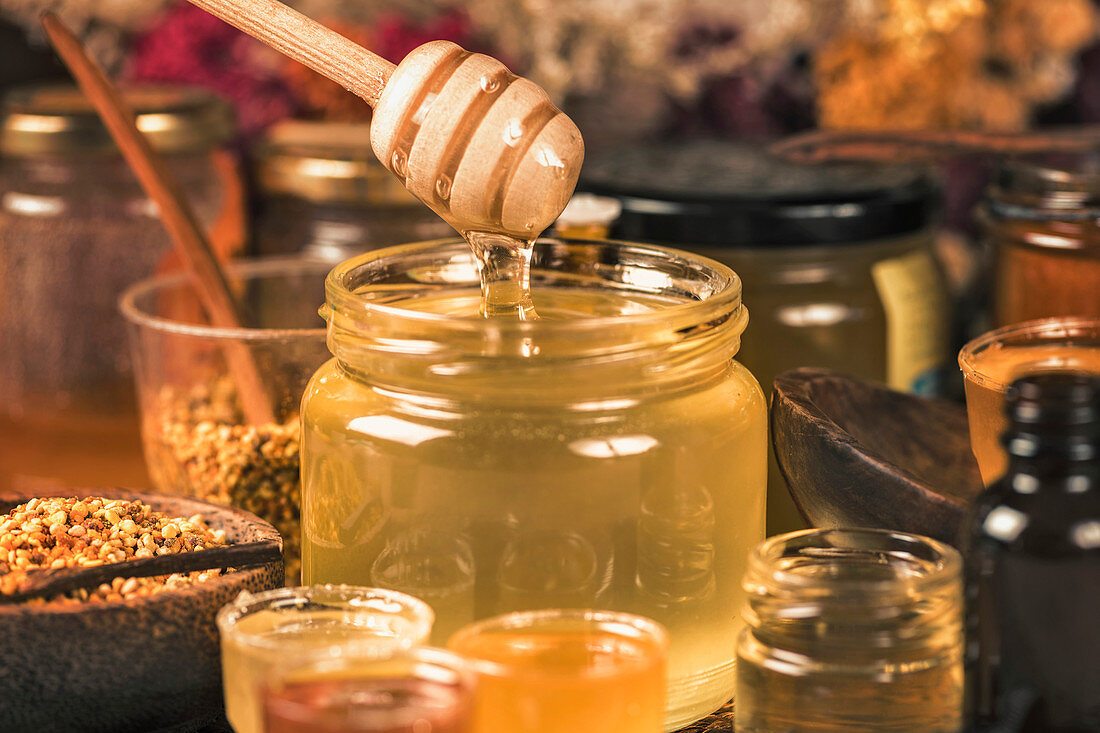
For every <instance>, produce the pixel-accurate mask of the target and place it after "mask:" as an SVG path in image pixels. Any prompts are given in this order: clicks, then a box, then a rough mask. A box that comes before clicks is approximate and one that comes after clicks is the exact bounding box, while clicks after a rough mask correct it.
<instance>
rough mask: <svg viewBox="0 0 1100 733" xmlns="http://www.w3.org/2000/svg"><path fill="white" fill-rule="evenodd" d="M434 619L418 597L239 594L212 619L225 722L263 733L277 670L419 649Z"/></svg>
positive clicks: (354, 592)
mask: <svg viewBox="0 0 1100 733" xmlns="http://www.w3.org/2000/svg"><path fill="white" fill-rule="evenodd" d="M433 620H434V614H433V613H432V610H431V608H429V607H428V605H427V604H426V603H424V602H423V601H421V600H420V599H419V598H413V597H412V596H407V595H405V594H404V593H395V592H393V591H387V590H382V589H380V588H360V587H354V586H342V585H341V586H331V585H329V586H312V587H300V588H276V589H275V590H269V591H264V592H263V593H256V594H251V593H242V594H241V595H240V596H238V597H237V598H236V600H234V601H232V602H230V603H228V604H226V605H225V606H223V607H222V608H221V610H220V611H218V615H217V618H216V622H217V624H218V632H219V634H220V636H221V652H222V684H223V687H224V690H225V712H226V717H228V718H229V721H230V723H231V724H232V725H233V730H235V731H237V733H263V730H264V727H263V706H262V699H261V692H262V686H263V684H264V682H265V679H266V677H267V675H268V674H269V673H270V672H271V671H272V670H273V669H274V668H276V667H277V666H279V665H280V664H295V663H304V662H310V661H322V660H326V659H329V660H331V659H338V658H341V657H353V658H362V657H364V656H373V655H378V656H384V655H386V654H392V653H394V652H395V651H399V650H402V649H408V648H410V647H413V646H416V645H418V644H423V643H424V641H425V640H426V639H427V638H428V634H430V633H431V630H432V621H433Z"/></svg>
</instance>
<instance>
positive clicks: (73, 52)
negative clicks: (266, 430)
mask: <svg viewBox="0 0 1100 733" xmlns="http://www.w3.org/2000/svg"><path fill="white" fill-rule="evenodd" d="M42 27H43V28H45V29H46V35H47V36H49V38H50V42H51V43H52V44H53V47H54V49H55V50H56V51H57V54H58V56H60V57H61V60H62V61H64V62H65V65H66V66H68V67H69V71H70V72H72V75H73V77H74V78H75V79H76V81H77V83H78V84H79V85H80V88H81V89H82V90H83V91H84V94H85V95H86V96H87V97H88V99H89V100H91V102H92V104H93V105H94V106H95V108H96V111H97V112H99V116H100V117H101V118H102V119H103V124H104V125H105V126H106V127H107V130H108V131H109V132H110V133H111V137H112V138H113V139H114V141H115V144H116V145H118V148H119V150H120V151H121V152H122V156H123V157H124V158H125V159H126V162H127V163H128V164H129V166H130V168H131V169H132V170H133V171H134V175H135V176H137V179H138V181H139V182H140V183H141V186H142V188H143V189H144V190H145V193H146V195H148V196H149V198H151V199H152V200H153V201H154V202H156V205H157V208H158V209H159V211H160V217H161V221H163V222H164V226H165V228H166V229H167V230H168V233H169V235H171V237H172V242H173V243H174V244H175V246H176V249H177V250H178V251H179V253H180V254H181V255H182V256H183V259H184V261H185V262H187V264H188V265H189V266H190V268H191V272H192V274H193V275H194V277H195V285H196V288H197V289H198V293H199V298H200V299H201V301H202V304H203V307H204V308H205V309H206V314H207V316H208V317H209V319H210V322H211V323H212V324H213V325H214V326H218V327H221V328H240V327H241V324H242V319H241V317H240V314H239V311H238V308H237V302H236V299H235V298H234V297H233V295H232V293H231V292H230V290H229V284H228V283H227V282H226V280H225V274H224V273H223V272H222V269H221V265H219V263H218V260H217V259H216V258H215V256H214V253H213V251H212V250H211V249H210V245H209V244H208V243H207V241H206V237H205V235H204V234H203V232H202V228H201V227H200V225H199V223H198V219H196V217H195V214H194V212H193V211H192V209H191V206H190V205H189V204H188V203H187V199H186V198H185V196H184V194H183V192H182V191H181V190H180V188H179V186H178V185H177V183H176V181H175V179H174V178H173V177H172V175H171V174H170V172H169V171H168V169H167V167H166V166H165V165H164V163H163V161H162V160H161V159H160V157H159V156H158V155H157V154H156V153H155V152H154V151H153V148H152V146H151V145H150V144H149V141H148V140H147V139H146V138H145V136H144V135H142V134H141V132H140V131H139V130H138V129H137V124H136V123H135V122H134V114H133V112H132V111H131V110H130V109H129V106H128V105H127V104H126V102H125V101H124V100H123V99H122V96H121V95H120V94H119V93H118V90H117V89H115V87H114V86H113V85H112V84H111V82H110V81H108V79H107V76H106V75H105V74H104V73H103V70H102V69H101V68H100V67H99V65H98V64H97V63H96V62H95V61H93V60H92V59H91V58H90V57H89V56H88V54H87V53H86V52H85V51H84V47H83V46H82V45H81V43H80V41H79V40H78V39H77V38H76V36H74V35H73V34H72V32H71V31H70V30H69V29H68V28H66V27H65V25H64V24H63V23H62V22H61V20H60V19H59V18H58V17H57V16H56V15H54V14H53V13H51V12H47V13H45V14H43V16H42ZM225 358H226V362H227V363H228V366H229V371H230V373H231V374H232V375H233V379H234V382H235V384H236V386H237V393H238V395H239V396H240V400H241V407H242V409H243V410H244V414H245V419H246V420H247V421H248V422H249V423H251V424H254V425H262V424H266V423H272V422H274V421H275V416H274V413H273V411H272V408H271V399H270V398H269V397H268V394H267V391H266V390H265V389H264V384H263V380H262V379H261V378H260V374H259V371H258V370H257V369H256V364H255V362H254V361H253V360H252V355H251V354H250V353H249V351H248V349H247V348H246V347H245V346H243V345H241V344H239V343H235V342H229V343H227V345H226V348H225Z"/></svg>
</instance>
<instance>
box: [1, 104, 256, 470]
mask: <svg viewBox="0 0 1100 733" xmlns="http://www.w3.org/2000/svg"><path fill="white" fill-rule="evenodd" d="M125 96H126V98H127V101H128V102H129V104H130V105H131V107H132V108H133V109H134V111H135V113H136V116H137V125H138V128H139V129H140V130H142V131H143V132H144V133H145V134H146V136H147V137H148V139H149V141H150V142H151V143H152V145H153V147H154V148H155V149H156V150H157V151H158V152H159V153H160V154H161V155H162V156H164V159H165V160H166V162H167V164H168V166H169V168H170V169H171V171H172V173H173V174H174V175H175V177H176V179H177V180H178V182H179V183H180V185H181V186H182V188H183V189H184V191H185V192H186V193H187V194H188V196H189V198H190V200H191V203H192V205H193V206H194V208H195V210H196V212H197V213H198V216H199V218H200V219H201V220H202V222H203V223H204V224H205V225H206V226H207V228H208V229H209V231H210V232H211V239H212V240H213V242H214V243H215V246H216V247H217V248H218V249H219V250H220V251H222V252H223V253H227V254H228V253H229V252H233V251H236V250H239V249H240V248H241V247H242V246H243V243H244V239H245V212H244V193H243V189H242V183H241V180H240V176H239V175H238V171H237V168H236V164H235V162H234V159H233V157H232V156H231V155H230V153H228V152H227V151H225V150H223V149H222V148H221V146H222V145H224V144H225V143H226V142H227V141H228V140H229V139H230V138H231V137H232V136H233V135H234V122H233V117H232V112H231V110H230V108H229V107H228V106H227V105H226V104H224V103H223V102H221V101H220V100H219V99H218V98H216V97H214V96H212V95H210V94H208V93H206V92H200V91H195V90H188V89H182V88H168V87H139V88H135V89H131V90H129V91H127V92H126V94H125ZM174 267H175V255H174V253H172V252H171V246H170V243H169V239H168V235H167V234H166V233H165V230H164V227H163V225H162V224H161V222H160V220H159V218H158V216H157V211H156V207H155V206H154V205H153V203H152V201H150V200H149V199H148V198H146V197H145V195H144V193H143V192H142V190H141V188H140V186H139V185H138V183H137V180H136V179H135V178H134V176H133V174H132V173H131V172H130V170H129V168H128V167H127V165H126V163H125V161H124V160H123V159H122V157H121V155H120V154H119V153H118V150H117V149H116V148H115V147H114V145H113V143H112V142H111V139H110V136H109V135H108V133H107V130H106V129H105V128H104V127H103V126H102V124H101V123H100V121H99V118H98V116H97V115H96V113H95V111H94V110H93V109H92V107H91V106H90V105H89V104H88V102H87V101H86V100H85V99H84V98H83V96H82V95H81V94H80V93H79V92H78V91H76V90H75V89H73V88H70V87H52V86H49V87H47V86H42V87H31V88H25V89H21V90H17V91H15V92H12V93H10V94H9V95H8V96H7V97H6V98H5V99H4V101H3V107H2V110H0V490H3V489H6V488H27V487H45V486H51V485H74V484H80V485H97V484H101V485H130V486H148V485H149V484H148V478H147V476H146V473H145V467H144V462H143V460H142V453H141V438H140V434H139V430H138V417H137V411H136V408H135V401H134V389H133V379H132V378H131V376H130V352H129V349H128V348H127V344H126V329H125V324H124V322H123V320H122V317H121V316H120V315H119V313H118V310H117V307H116V303H117V301H118V297H119V294H120V293H121V292H122V290H123V288H125V287H126V286H127V285H129V284H131V283H133V282H135V281H137V280H140V279H141V278H143V277H148V276H149V275H152V274H154V273H156V272H160V271H164V270H167V269H172V268H174Z"/></svg>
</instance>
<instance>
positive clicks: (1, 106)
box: [0, 83, 236, 158]
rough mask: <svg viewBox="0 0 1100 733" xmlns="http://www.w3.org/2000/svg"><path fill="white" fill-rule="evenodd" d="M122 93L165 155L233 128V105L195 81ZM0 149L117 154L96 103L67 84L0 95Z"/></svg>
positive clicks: (28, 153)
mask: <svg viewBox="0 0 1100 733" xmlns="http://www.w3.org/2000/svg"><path fill="white" fill-rule="evenodd" d="M122 96H123V97H124V98H125V100H126V102H127V103H128V104H129V106H130V107H131V108H132V109H133V111H134V123H135V124H136V125H137V128H138V129H139V130H141V132H142V133H144V135H145V137H146V138H148V140H149V144H150V145H151V146H152V147H153V148H154V149H155V150H157V151H158V152H160V153H163V154H165V155H182V154H187V153H195V152H199V151H203V150H210V149H212V148H216V147H218V146H220V145H224V144H225V143H227V142H228V141H229V140H231V139H232V138H233V136H234V135H235V134H236V122H235V121H234V117H233V110H232V107H231V106H230V105H229V104H228V103H227V102H226V101H225V100H223V99H222V98H221V97H219V96H217V95H216V94H214V93H212V92H210V91H209V90H207V89H203V88H201V87H195V86H173V85H166V84H139V85H136V86H130V87H126V88H124V89H123V90H122ZM0 150H2V151H3V153H4V154H5V155H9V156H11V157H13V158H16V157H37V156H52V155H60V156H65V155H68V156H72V155H74V154H81V155H83V154H105V153H111V154H117V153H118V148H117V147H116V146H115V144H114V141H113V140H112V139H111V137H110V135H109V133H108V132H107V128H106V127H105V126H104V125H103V122H102V121H101V120H100V119H99V115H98V114H96V111H95V108H94V107H93V106H92V104H91V103H90V102H89V101H88V100H87V98H86V97H85V96H84V94H83V92H81V91H80V89H79V88H77V87H76V86H74V85H72V84H57V83H45V84H31V85H26V86H22V87H17V88H16V89H14V90H12V91H11V92H9V93H8V94H7V95H5V96H4V98H3V100H0Z"/></svg>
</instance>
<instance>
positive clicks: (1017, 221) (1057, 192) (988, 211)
mask: <svg viewBox="0 0 1100 733" xmlns="http://www.w3.org/2000/svg"><path fill="white" fill-rule="evenodd" d="M980 218H981V220H982V221H983V223H984V225H985V230H986V233H987V234H988V236H989V239H990V241H991V243H992V247H993V256H994V272H993V319H994V321H995V325H998V326H1005V325H1008V324H1012V323H1019V322H1021V321H1030V320H1034V319H1037V318H1049V317H1055V316H1091V317H1100V156H1098V155H1096V154H1090V155H1057V156H1042V157H1025V158H1020V159H1013V160H1009V161H1007V162H1006V163H1004V165H1002V167H1001V170H1000V172H999V174H998V176H997V179H996V181H995V183H994V184H993V185H992V186H991V187H990V189H989V195H988V198H987V200H986V204H985V206H984V207H983V210H982V212H981V214H980Z"/></svg>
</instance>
